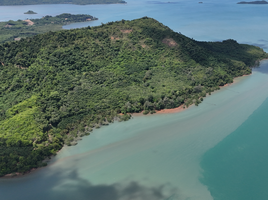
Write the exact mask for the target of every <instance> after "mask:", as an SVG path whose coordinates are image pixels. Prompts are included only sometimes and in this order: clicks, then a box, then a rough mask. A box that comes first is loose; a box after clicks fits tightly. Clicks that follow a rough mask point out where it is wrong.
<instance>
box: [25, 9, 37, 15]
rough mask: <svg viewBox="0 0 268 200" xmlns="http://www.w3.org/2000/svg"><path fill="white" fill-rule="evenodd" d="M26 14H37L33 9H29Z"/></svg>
mask: <svg viewBox="0 0 268 200" xmlns="http://www.w3.org/2000/svg"><path fill="white" fill-rule="evenodd" d="M24 14H29V15H32V14H37V13H36V12H34V11H32V10H28V11H27V12H25V13H24Z"/></svg>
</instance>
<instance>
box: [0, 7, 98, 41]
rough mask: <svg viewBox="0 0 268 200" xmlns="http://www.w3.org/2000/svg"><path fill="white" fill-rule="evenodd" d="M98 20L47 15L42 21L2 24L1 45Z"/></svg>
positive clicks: (84, 16)
mask: <svg viewBox="0 0 268 200" xmlns="http://www.w3.org/2000/svg"><path fill="white" fill-rule="evenodd" d="M28 12H29V11H28ZM97 19H98V18H96V17H93V16H91V15H71V14H68V13H63V14H61V15H57V16H55V17H52V16H48V15H47V16H45V17H43V18H41V19H31V20H18V21H12V20H9V21H7V22H0V43H4V42H7V41H14V40H20V39H21V38H25V37H31V36H34V35H37V34H40V33H46V32H48V31H58V30H62V26H63V25H67V24H70V23H75V22H85V21H90V20H97Z"/></svg>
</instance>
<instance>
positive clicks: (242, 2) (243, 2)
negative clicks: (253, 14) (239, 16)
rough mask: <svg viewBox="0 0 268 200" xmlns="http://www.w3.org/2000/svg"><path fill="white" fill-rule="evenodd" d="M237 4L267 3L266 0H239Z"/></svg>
mask: <svg viewBox="0 0 268 200" xmlns="http://www.w3.org/2000/svg"><path fill="white" fill-rule="evenodd" d="M237 4H268V2H267V1H241V2H238V3H237Z"/></svg>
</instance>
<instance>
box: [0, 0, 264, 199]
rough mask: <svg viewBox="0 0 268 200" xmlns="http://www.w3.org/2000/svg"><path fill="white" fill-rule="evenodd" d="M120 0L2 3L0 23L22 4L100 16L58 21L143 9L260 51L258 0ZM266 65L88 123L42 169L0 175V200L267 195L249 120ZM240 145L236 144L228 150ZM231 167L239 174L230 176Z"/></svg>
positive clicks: (187, 29) (134, 14) (185, 29)
mask: <svg viewBox="0 0 268 200" xmlns="http://www.w3.org/2000/svg"><path fill="white" fill-rule="evenodd" d="M128 2H129V3H128V4H127V5H89V6H78V5H35V6H15V7H9V6H6V7H0V21H1V20H8V19H14V20H15V19H19V18H20V19H25V18H26V17H28V16H26V15H24V14H22V13H23V12H26V11H27V10H34V11H36V12H38V13H39V14H38V15H34V17H35V16H38V17H42V16H43V15H46V14H49V15H56V14H60V13H63V12H70V13H74V14H75V13H86V14H91V15H93V16H96V17H98V18H99V20H98V21H94V22H87V23H79V24H72V25H69V26H66V27H65V28H75V27H81V26H88V25H90V26H94V25H99V24H101V22H103V23H105V22H108V21H116V20H121V19H122V18H124V19H134V18H139V17H143V16H149V17H154V18H155V19H157V20H159V21H160V22H162V23H164V24H165V25H167V26H169V27H171V28H172V29H173V30H175V31H178V32H182V33H183V34H185V35H187V36H189V37H193V38H194V39H197V40H212V41H213V40H223V39H227V38H233V39H236V40H238V41H239V42H245V43H250V44H253V43H254V44H257V45H258V46H261V47H263V48H265V49H266V51H267V50H268V48H267V41H268V38H267V36H266V33H267V29H268V26H265V24H264V23H265V22H266V21H267V18H268V16H267V15H266V11H267V9H268V7H267V6H260V5H236V4H235V3H236V2H235V1H230V0H229V1H224V2H221V1H211V0H210V1H204V3H203V4H198V3H197V2H196V1H192V0H191V1H174V2H173V3H166V2H160V1H157V2H155V1H150V2H147V1H134V0H133V1H128ZM30 17H32V16H30ZM267 72H268V61H263V62H262V65H261V68H257V69H254V72H253V74H252V75H251V76H245V77H240V78H238V79H236V83H234V84H232V85H231V86H229V87H224V88H222V89H221V90H220V91H217V92H214V93H213V95H211V96H208V97H206V98H205V100H204V102H203V103H202V104H201V105H199V106H198V107H195V106H193V107H190V108H189V109H187V110H186V111H184V112H181V113H175V114H161V115H148V116H140V117H134V119H131V120H130V121H128V122H120V123H118V122H116V123H114V124H111V125H109V126H107V127H102V128H101V129H98V130H95V131H94V132H93V133H92V134H91V135H90V136H87V137H84V138H83V140H82V141H80V142H79V144H78V145H77V146H74V147H67V148H64V149H62V151H61V152H60V153H59V154H58V155H57V156H56V157H55V158H54V159H53V160H52V161H51V164H50V165H49V166H48V167H46V168H42V169H39V170H37V171H36V172H34V173H31V174H29V175H27V176H24V177H19V178H15V179H0V199H6V200H13V199H14V200H15V199H30V200H31V199H52V200H53V199H55V200H56V199H74V198H76V199H92V200H95V199H100V200H106V199H107V200H108V199H109V200H125V199H135V200H136V199H137V200H138V199H146V200H151V199H152V200H155V199H156V200H158V199H161V200H164V199H167V198H168V197H170V199H174V200H175V199H182V200H186V199H187V200H210V199H220V200H231V199H246V198H245V196H246V195H247V197H248V199H254V198H249V197H256V199H267V198H268V194H267V193H265V189H266V188H265V182H266V183H267V177H266V174H265V172H264V170H263V169H265V167H266V166H267V160H268V159H267V158H265V155H266V154H265V152H267V150H266V149H265V147H264V145H263V144H264V142H265V141H266V136H265V133H267V131H266V130H267V129H266V125H265V122H263V121H259V120H257V119H263V118H265V116H266V115H264V114H265V113H262V112H261V111H262V110H267V100H266V99H267V97H268V90H267V85H268V77H267V76H268V73H267ZM254 120H255V121H254ZM256 120H257V121H258V122H259V123H258V127H262V128H260V129H259V130H258V131H257V132H256V131H255V130H252V129H250V128H248V126H252V127H254V125H256ZM243 127H244V128H243ZM245 127H246V128H245ZM253 137H254V140H253ZM241 138H244V139H245V140H242V141H241ZM258 144H259V147H258V148H257V149H255V150H254V151H253V150H252V149H254V147H255V146H258ZM241 146H242V147H241ZM230 148H231V150H229V149H230ZM241 148H242V149H245V150H243V151H242V150H241V151H240V150H239V151H238V150H237V149H241ZM225 152H227V154H225ZM249 152H253V153H252V154H249ZM228 155H233V156H228ZM239 157H243V158H247V160H246V162H245V161H244V160H239V159H238V158H239ZM237 160H238V161H237ZM236 161H237V162H236ZM200 163H201V165H200ZM211 163H214V164H213V165H211ZM231 163H235V164H234V165H231ZM245 163H246V165H247V166H246V167H245ZM219 166H221V167H219ZM219 170H223V171H219ZM238 172H239V173H238ZM225 174H226V176H225ZM233 174H239V177H238V178H236V180H237V181H236V182H234V179H233ZM262 175H264V176H263V178H260V177H261V176H262ZM243 177H246V178H243ZM256 177H257V178H256ZM239 178H240V179H239ZM252 180H254V181H252ZM252 184H254V185H255V186H253V185H252ZM261 186H263V187H261ZM249 188H252V189H251V190H249ZM254 188H255V189H254ZM257 188H258V189H257ZM260 193H261V196H260ZM232 197H233V198H232Z"/></svg>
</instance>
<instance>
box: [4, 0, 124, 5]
mask: <svg viewBox="0 0 268 200" xmlns="http://www.w3.org/2000/svg"><path fill="white" fill-rule="evenodd" d="M116 3H126V2H125V1H123V0H68V1H66V0H23V1H21V0H12V1H11V0H1V1H0V6H7V5H9V6H10V5H36V4H78V5H87V4H116Z"/></svg>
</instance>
